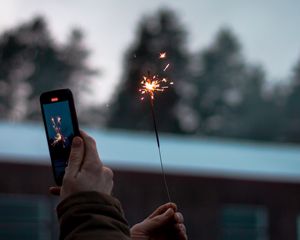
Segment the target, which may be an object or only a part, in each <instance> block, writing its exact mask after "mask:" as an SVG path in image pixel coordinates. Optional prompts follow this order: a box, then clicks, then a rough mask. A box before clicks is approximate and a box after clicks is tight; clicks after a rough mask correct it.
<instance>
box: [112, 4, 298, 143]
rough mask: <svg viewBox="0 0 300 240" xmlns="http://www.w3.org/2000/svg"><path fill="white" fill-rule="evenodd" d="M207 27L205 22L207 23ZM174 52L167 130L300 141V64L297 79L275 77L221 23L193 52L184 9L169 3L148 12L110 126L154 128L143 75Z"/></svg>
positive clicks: (162, 98)
mask: <svg viewBox="0 0 300 240" xmlns="http://www.w3.org/2000/svg"><path fill="white" fill-rule="evenodd" d="M199 27H201V24H199ZM159 52H167V54H168V62H169V63H170V71H168V72H167V73H166V75H167V78H168V79H172V81H174V82H175V84H174V87H173V88H170V89H168V91H166V92H165V93H163V94H159V93H158V94H157V95H156V100H155V107H156V111H157V116H158V118H159V119H158V122H159V129H160V131H164V132H171V133H178V134H194V135H206V136H218V137H230V138H245V139H252V140H263V141H286V142H287V141H288V142H298V141H300V107H299V106H298V104H299V103H300V85H299V83H300V63H298V64H297V65H296V67H295V70H294V72H293V77H292V79H290V81H289V84H287V83H286V84H285V85H278V84H277V85H276V84H273V85H272V86H270V84H267V81H266V77H265V73H264V70H263V67H262V66H260V65H257V64H253V63H249V61H248V60H247V59H246V58H245V57H244V55H243V51H242V46H241V43H240V42H239V40H238V39H237V37H236V36H235V35H234V33H233V32H232V31H231V30H230V29H228V28H223V29H220V30H219V32H218V33H217V34H216V36H215V38H214V40H213V42H212V43H211V44H210V46H209V47H208V48H206V49H202V50H199V51H198V52H196V53H195V52H193V53H191V52H190V51H189V49H188V46H187V32H186V29H185V28H184V26H183V25H182V23H181V22H180V21H179V19H178V17H177V15H176V14H175V13H174V12H172V11H169V10H161V11H159V12H158V13H156V14H155V15H153V16H150V17H148V18H147V17H146V18H143V20H142V21H141V23H140V24H139V26H138V31H137V36H136V41H135V43H134V44H133V45H132V46H131V47H130V48H129V50H128V51H127V54H126V56H125V60H124V73H123V75H122V76H123V78H122V79H121V83H120V86H119V89H120V90H119V91H117V92H116V94H115V98H114V104H113V105H112V106H113V109H112V111H111V115H110V117H109V119H108V121H107V125H108V127H112V128H124V129H132V130H152V128H153V126H152V118H151V115H150V114H151V112H150V110H149V103H146V102H143V103H141V102H140V101H139V98H140V95H139V94H140V93H139V92H138V91H137V89H138V87H139V80H140V79H141V77H142V76H143V75H145V74H146V73H147V71H151V72H153V73H159V72H160V71H161V70H160V69H161V63H160V61H158V60H157V58H158V53H159Z"/></svg>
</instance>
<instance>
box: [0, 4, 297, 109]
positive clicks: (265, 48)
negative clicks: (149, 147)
mask: <svg viewBox="0 0 300 240" xmlns="http://www.w3.org/2000/svg"><path fill="white" fill-rule="evenodd" d="M0 3H1V8H0V33H1V32H3V31H5V30H6V29H9V28H10V27H14V26H17V25H18V24H20V23H22V22H25V21H29V20H30V19H32V17H34V16H37V15H42V16H44V17H45V18H46V20H47V22H48V25H49V29H50V31H51V33H52V35H53V36H54V38H55V39H57V40H58V41H60V42H64V41H65V40H66V39H67V37H68V35H69V33H70V30H71V29H72V28H73V27H79V28H81V29H82V30H83V32H84V33H85V44H86V46H87V47H88V48H89V49H90V50H91V56H90V59H89V61H90V64H91V65H92V66H94V67H96V68H98V69H99V70H100V71H101V72H102V74H101V75H99V76H98V77H97V78H96V79H94V82H95V83H94V85H93V86H92V87H93V89H94V94H92V95H91V97H90V98H89V99H88V101H95V102H97V103H105V104H106V103H108V102H109V99H110V97H111V95H112V93H113V90H114V88H115V87H116V85H117V84H118V81H119V79H120V76H121V74H122V65H123V64H122V62H123V56H124V53H125V51H126V50H127V49H128V47H129V46H130V45H131V44H133V42H134V39H135V32H136V30H137V25H138V23H139V21H140V20H141V19H142V18H143V17H145V16H146V15H151V14H154V13H155V12H156V11H157V10H158V9H159V8H161V7H168V8H170V9H173V10H174V11H176V12H177V14H178V16H179V19H180V21H181V23H182V24H183V25H184V26H185V27H186V29H187V31H188V42H187V44H188V48H189V49H190V50H191V51H198V50H201V49H203V48H205V47H207V46H209V44H210V43H211V41H212V40H213V38H214V36H215V35H216V33H217V31H218V30H219V29H220V27H224V26H226V27H230V28H231V29H232V30H233V31H234V33H235V34H236V35H237V37H238V38H239V40H240V42H241V43H242V47H243V53H244V55H245V56H246V58H247V59H248V61H250V62H254V63H258V64H262V65H263V67H264V69H265V70H266V73H267V78H268V79H269V80H271V81H278V80H280V79H284V78H287V77H288V76H290V75H291V73H292V69H293V66H294V65H295V64H296V62H297V61H298V60H299V59H300V31H299V30H298V25H297V23H299V22H300V14H299V11H298V10H299V9H300V1H297V0H286V1H279V0H278V1H277V0H269V1H267V0H252V1H245V0H226V1H219V0H184V1H183V0H177V1H172V0H151V1H139V0H122V1H121V0H118V1H117V0H110V1H109V0H106V1H104V0H103V1H98V0H64V1H58V0H53V1H49V0H26V1H25V0H23V1H22V0H9V1H7V0H0Z"/></svg>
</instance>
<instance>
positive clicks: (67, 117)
mask: <svg viewBox="0 0 300 240" xmlns="http://www.w3.org/2000/svg"><path fill="white" fill-rule="evenodd" d="M42 109H43V113H44V118H45V125H46V132H47V138H48V145H49V151H50V155H51V159H52V165H53V168H54V174H55V175H56V176H55V177H56V178H57V179H62V178H63V175H64V173H65V168H66V166H67V165H68V158H69V155H70V151H71V144H72V140H73V137H74V126H73V123H72V115H71V111H70V106H69V101H60V102H54V103H45V104H42Z"/></svg>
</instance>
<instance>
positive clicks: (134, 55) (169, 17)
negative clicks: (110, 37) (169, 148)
mask: <svg viewBox="0 0 300 240" xmlns="http://www.w3.org/2000/svg"><path fill="white" fill-rule="evenodd" d="M185 41H186V32H185V31H184V28H183V27H182V25H181V24H180V23H179V21H178V19H177V17H176V15H175V13H173V12H172V11H170V10H161V11H159V13H158V14H156V15H154V16H152V17H146V18H144V19H143V20H142V22H141V24H140V25H139V28H138V36H137V40H136V42H135V44H134V45H133V46H132V47H131V48H130V49H129V50H128V52H127V54H126V57H125V66H124V73H123V77H122V79H121V83H120V85H119V90H118V91H117V92H116V95H115V100H114V104H113V105H112V106H113V107H112V111H111V116H110V119H109V120H108V123H107V125H108V126H109V127H112V128H126V129H135V130H150V129H152V128H153V127H152V118H151V115H150V114H151V113H150V104H149V99H147V98H146V99H145V100H144V102H141V101H140V93H139V91H138V89H139V87H140V86H139V83H140V81H141V79H142V77H143V76H147V74H148V72H150V73H151V74H162V69H163V68H164V66H166V65H167V64H168V63H169V64H170V67H169V69H168V71H166V72H165V73H163V74H164V76H165V77H166V78H167V79H169V80H172V81H174V83H175V84H174V86H173V87H171V88H169V89H168V90H167V91H166V92H164V93H163V94H159V93H158V94H157V95H156V96H155V100H154V102H155V110H156V112H157V119H158V124H159V130H160V131H166V132H175V133H180V132H182V131H183V130H182V128H181V126H180V118H181V116H179V115H178V114H177V112H178V111H177V110H178V107H180V104H179V103H180V100H181V97H182V95H183V93H182V86H183V85H184V84H185V82H187V81H188V77H189V76H188V74H187V63H188V55H187V50H186V47H185ZM160 52H166V53H167V58H166V59H163V60H160V59H159V53H160Z"/></svg>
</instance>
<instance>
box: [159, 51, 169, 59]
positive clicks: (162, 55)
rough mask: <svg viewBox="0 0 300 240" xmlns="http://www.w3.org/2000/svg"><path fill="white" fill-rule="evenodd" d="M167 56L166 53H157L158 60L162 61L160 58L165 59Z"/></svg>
mask: <svg viewBox="0 0 300 240" xmlns="http://www.w3.org/2000/svg"><path fill="white" fill-rule="evenodd" d="M166 56H167V52H161V53H159V58H160V59H162V58H166Z"/></svg>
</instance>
